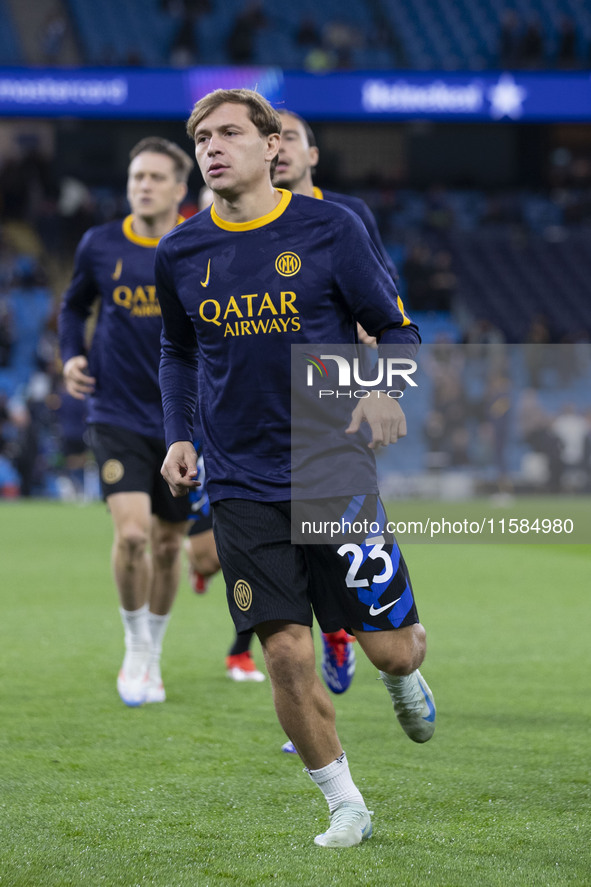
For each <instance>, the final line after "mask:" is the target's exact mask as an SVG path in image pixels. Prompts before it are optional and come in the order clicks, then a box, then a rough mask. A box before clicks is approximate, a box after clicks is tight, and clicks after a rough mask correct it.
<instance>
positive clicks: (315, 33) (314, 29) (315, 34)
mask: <svg viewBox="0 0 591 887" xmlns="http://www.w3.org/2000/svg"><path fill="white" fill-rule="evenodd" d="M295 42H296V43H297V45H298V46H302V47H304V49H311V48H312V47H317V46H321V44H322V38H321V36H320V30H319V28H318V25H317V24H316V19H315V18H314V17H313V16H311V15H303V16H302V18H301V19H300V23H299V25H298V29H297V31H296V34H295Z"/></svg>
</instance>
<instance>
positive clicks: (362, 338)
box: [357, 323, 378, 348]
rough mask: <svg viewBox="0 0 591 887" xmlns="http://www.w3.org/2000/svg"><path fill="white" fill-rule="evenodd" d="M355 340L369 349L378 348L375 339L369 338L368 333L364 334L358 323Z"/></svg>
mask: <svg viewBox="0 0 591 887" xmlns="http://www.w3.org/2000/svg"><path fill="white" fill-rule="evenodd" d="M357 338H358V339H359V341H360V342H361V344H362V345H369V346H370V348H377V347H378V341H377V339H376V337H375V336H370V335H369V333H366V332H365V330H364V329H363V327H362V326H361V324H360V323H358V324H357Z"/></svg>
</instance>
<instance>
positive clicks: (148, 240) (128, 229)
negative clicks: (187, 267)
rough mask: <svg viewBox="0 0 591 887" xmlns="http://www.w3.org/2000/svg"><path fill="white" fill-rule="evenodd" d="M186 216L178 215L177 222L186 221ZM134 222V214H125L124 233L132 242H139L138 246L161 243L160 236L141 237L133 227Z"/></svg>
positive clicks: (152, 245) (150, 245)
mask: <svg viewBox="0 0 591 887" xmlns="http://www.w3.org/2000/svg"><path fill="white" fill-rule="evenodd" d="M184 221H185V218H184V216H177V220H176V224H177V225H180V224H181V222H184ZM132 223H133V215H129V216H125V218H124V219H123V234H124V235H125V237H127V239H128V240H131V242H132V243H137V245H138V246H149V247H152V248H153V247H155V246H158V244H159V243H160V238H159V237H141V236H140V235H139V234H136V233H135V231H134V230H133V227H132Z"/></svg>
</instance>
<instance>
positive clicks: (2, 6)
mask: <svg viewBox="0 0 591 887" xmlns="http://www.w3.org/2000/svg"><path fill="white" fill-rule="evenodd" d="M0 61H1V63H2V64H3V65H21V64H23V62H24V61H25V59H24V55H23V51H22V46H21V40H20V33H19V31H18V30H17V28H16V26H15V22H14V19H13V16H12V10H11V8H10V5H9V3H8V2H7V0H0Z"/></svg>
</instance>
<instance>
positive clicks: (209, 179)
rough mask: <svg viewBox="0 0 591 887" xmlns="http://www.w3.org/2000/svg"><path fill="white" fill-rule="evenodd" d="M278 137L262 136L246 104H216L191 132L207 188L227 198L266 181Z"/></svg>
mask: <svg viewBox="0 0 591 887" xmlns="http://www.w3.org/2000/svg"><path fill="white" fill-rule="evenodd" d="M278 145H279V134H278V133H273V134H272V135H270V136H263V135H261V133H260V132H259V131H258V129H257V128H256V126H255V125H254V123H253V122H252V121H251V120H250V118H249V116H248V109H247V107H246V105H238V104H233V103H231V102H228V103H225V104H223V105H220V106H219V107H218V108H216V109H215V111H212V112H211V114H208V116H207V117H205V118H204V119H203V120H202V121H201V123H200V124H199V126H198V127H197V129H196V131H195V158H196V160H197V163H198V165H199V169H200V170H201V174H202V176H203V179H204V181H205V184H206V185H207V186H208V188H211V190H212V191H213V193H214V194H220V195H221V196H222V197H231V196H235V195H239V194H243V193H247V192H248V191H250V190H252V189H253V188H256V186H257V185H259V184H261V183H263V182H265V181H268V180H269V163H270V161H271V160H272V159H273V157H274V156H275V154H276V153H277V148H278Z"/></svg>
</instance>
